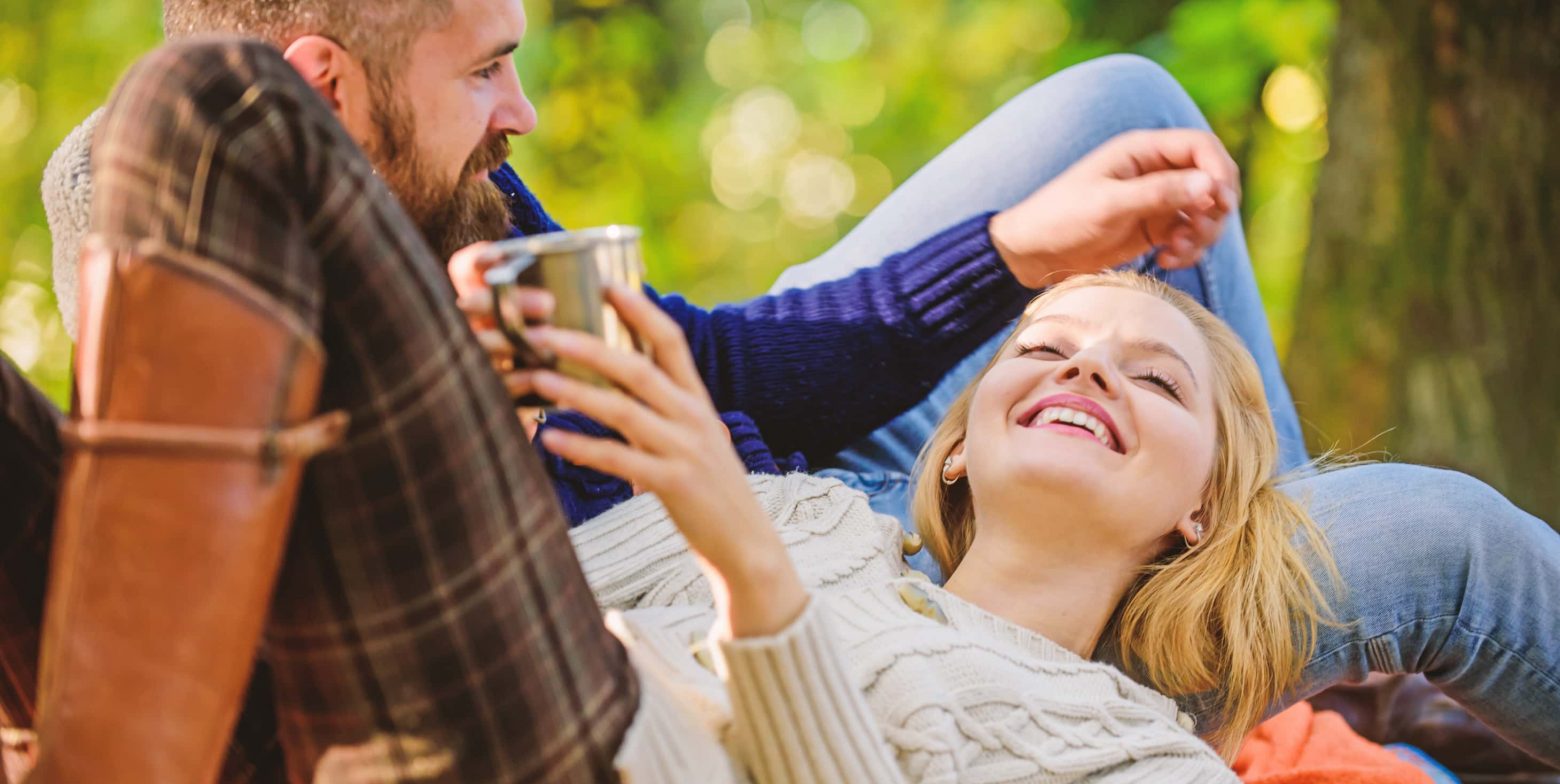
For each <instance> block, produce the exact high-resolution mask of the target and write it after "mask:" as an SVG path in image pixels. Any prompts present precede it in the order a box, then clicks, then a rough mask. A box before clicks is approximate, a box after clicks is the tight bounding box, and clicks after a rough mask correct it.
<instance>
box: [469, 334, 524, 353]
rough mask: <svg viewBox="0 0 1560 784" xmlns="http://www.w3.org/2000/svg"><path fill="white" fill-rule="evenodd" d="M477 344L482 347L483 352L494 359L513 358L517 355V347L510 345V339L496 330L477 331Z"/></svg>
mask: <svg viewBox="0 0 1560 784" xmlns="http://www.w3.org/2000/svg"><path fill="white" fill-rule="evenodd" d="M476 335H477V343H479V344H481V345H482V350H483V351H485V352H487V355H488V356H489V357H491V358H493V359H503V358H512V357H514V355H515V347H514V346H511V345H510V344H509V338H506V337H504V333H502V332H499V331H498V330H496V329H482V330H477V332H476Z"/></svg>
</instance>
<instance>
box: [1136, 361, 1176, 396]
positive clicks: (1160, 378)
mask: <svg viewBox="0 0 1560 784" xmlns="http://www.w3.org/2000/svg"><path fill="white" fill-rule="evenodd" d="M1134 378H1137V379H1139V380H1142V381H1147V382H1148V383H1150V384H1153V385H1154V386H1157V387H1159V388H1160V389H1163V390H1164V391H1165V394H1168V395H1169V396H1170V397H1173V398H1175V402H1177V403H1185V402H1186V401H1185V400H1184V399H1183V398H1182V397H1181V385H1180V384H1177V383H1176V381H1175V379H1173V378H1171V377H1169V376H1167V375H1165V374H1163V373H1161V372H1159V371H1158V370H1155V369H1153V368H1149V369H1148V371H1147V372H1144V373H1140V374H1138V375H1136V376H1134Z"/></svg>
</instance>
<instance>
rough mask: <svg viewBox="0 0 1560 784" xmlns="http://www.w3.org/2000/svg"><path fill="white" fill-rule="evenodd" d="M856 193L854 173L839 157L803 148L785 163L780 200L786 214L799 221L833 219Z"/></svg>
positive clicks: (811, 222) (806, 223)
mask: <svg viewBox="0 0 1560 784" xmlns="http://www.w3.org/2000/svg"><path fill="white" fill-rule="evenodd" d="M855 196H856V177H855V175H854V174H852V173H851V170H850V167H849V166H847V165H845V162H844V161H842V160H840V159H838V158H835V157H833V156H830V155H822V154H820V153H817V152H812V151H803V152H800V153H797V154H796V156H795V157H793V158H791V160H790V162H789V163H787V164H786V167H785V181H784V185H783V186H782V187H781V194H780V204H781V206H782V207H783V208H784V209H785V214H786V217H787V218H790V219H791V221H792V222H794V223H796V224H798V225H801V226H816V225H818V224H822V223H827V222H829V221H832V220H834V219H835V218H836V217H838V216H839V214H840V213H842V212H844V211H845V208H846V207H849V206H850V203H851V200H852V199H853V198H855Z"/></svg>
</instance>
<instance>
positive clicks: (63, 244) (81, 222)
mask: <svg viewBox="0 0 1560 784" xmlns="http://www.w3.org/2000/svg"><path fill="white" fill-rule="evenodd" d="M102 114H103V110H102V109H99V110H97V111H95V112H93V113H92V115H91V116H90V117H88V118H87V119H86V120H84V121H83V122H82V123H81V125H78V126H76V130H74V131H71V132H70V135H69V136H66V137H65V141H64V142H61V143H60V146H59V149H57V150H55V151H54V156H53V157H51V158H49V165H48V166H46V167H44V170H43V209H44V212H46V213H48V216H49V233H50V234H52V235H53V237H54V299H55V300H56V301H57V302H59V306H60V317H61V318H63V319H64V320H65V331H66V332H67V333H69V334H70V339H71V340H75V339H76V296H77V290H78V286H77V284H76V265H77V261H78V257H79V256H80V255H81V243H82V242H83V241H84V240H85V239H86V238H87V231H88V229H89V227H90V226H91V219H92V136H93V134H94V133H96V131H97V124H98V118H99V117H100V116H102Z"/></svg>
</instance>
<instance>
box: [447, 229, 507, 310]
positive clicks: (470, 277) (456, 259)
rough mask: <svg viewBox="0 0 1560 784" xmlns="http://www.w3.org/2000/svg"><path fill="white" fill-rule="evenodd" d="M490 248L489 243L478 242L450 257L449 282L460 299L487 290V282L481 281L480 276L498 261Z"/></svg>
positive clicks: (490, 244)
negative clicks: (480, 290) (479, 290)
mask: <svg viewBox="0 0 1560 784" xmlns="http://www.w3.org/2000/svg"><path fill="white" fill-rule="evenodd" d="M492 248H493V243H491V242H479V243H477V244H475V245H468V246H466V247H464V248H461V249H460V250H458V251H455V255H453V256H451V257H450V263H449V267H448V272H449V276H450V282H451V283H453V284H455V291H456V292H457V293H458V294H460V295H461V296H462V297H465V296H467V295H469V294H471V293H473V292H475V291H477V290H478V289H485V288H487V281H485V280H483V279H482V275H483V273H486V272H487V271H488V270H489V269H491V268H492V267H493V265H495V264H497V263H498V261H499V259H498V258H497V257H495V256H494V255H493V254H492V252H491V251H492Z"/></svg>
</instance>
